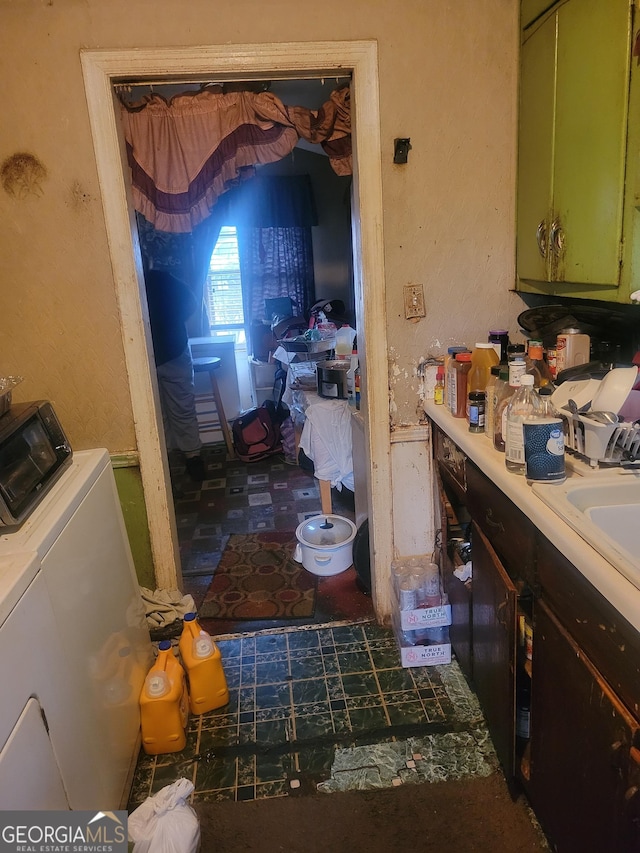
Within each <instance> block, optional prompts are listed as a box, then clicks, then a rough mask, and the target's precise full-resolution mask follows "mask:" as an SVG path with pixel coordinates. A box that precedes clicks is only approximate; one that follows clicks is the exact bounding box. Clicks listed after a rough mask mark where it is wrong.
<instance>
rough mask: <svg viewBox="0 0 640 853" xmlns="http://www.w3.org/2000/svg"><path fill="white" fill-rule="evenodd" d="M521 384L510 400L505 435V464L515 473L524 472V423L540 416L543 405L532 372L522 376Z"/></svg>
mask: <svg viewBox="0 0 640 853" xmlns="http://www.w3.org/2000/svg"><path fill="white" fill-rule="evenodd" d="M520 382H521V385H520V387H519V388H518V389H517V390H516V392H515V394H514V395H513V397H512V398H511V400H510V401H509V404H508V406H507V409H506V415H507V416H506V421H507V431H506V435H505V445H506V446H505V460H504V461H505V464H506V466H507V470H509V471H511V472H512V473H513V474H524V473H525V470H526V464H525V457H524V431H523V428H522V424H523V423H524V421H525V419H526V418H530V417H532V416H534V417H540V414H541V411H542V406H541V404H540V398H539V397H538V393H537V391H536V390H535V389H534V387H533V382H534V378H533V376H532V374H531V373H525V374H524V375H523V376H521V377H520Z"/></svg>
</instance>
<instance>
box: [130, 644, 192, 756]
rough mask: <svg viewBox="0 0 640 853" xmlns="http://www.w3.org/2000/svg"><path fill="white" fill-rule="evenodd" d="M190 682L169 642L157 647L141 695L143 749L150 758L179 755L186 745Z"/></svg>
mask: <svg viewBox="0 0 640 853" xmlns="http://www.w3.org/2000/svg"><path fill="white" fill-rule="evenodd" d="M188 720H189V699H188V693H187V680H186V677H185V672H184V669H183V668H182V666H181V664H180V661H179V660H178V659H177V657H176V656H175V655H174V653H173V650H172V648H171V642H170V641H169V640H162V641H161V642H160V643H159V644H158V657H157V658H156V661H155V663H154V664H153V666H152V667H151V669H150V670H149V672H148V673H147V677H146V678H145V680H144V684H143V685H142V692H141V693H140V725H141V728H142V748H143V749H144V751H145V752H146V753H147V755H159V754H161V753H165V752H180V750H181V749H184V747H185V745H186V743H187V735H186V728H187V722H188Z"/></svg>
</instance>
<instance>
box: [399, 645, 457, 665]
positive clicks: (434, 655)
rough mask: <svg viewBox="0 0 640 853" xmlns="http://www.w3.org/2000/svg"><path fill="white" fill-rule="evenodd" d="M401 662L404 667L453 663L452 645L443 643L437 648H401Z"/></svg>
mask: <svg viewBox="0 0 640 853" xmlns="http://www.w3.org/2000/svg"><path fill="white" fill-rule="evenodd" d="M400 660H401V662H402V666H403V667H410V666H435V665H436V664H444V663H451V643H441V644H440V645H437V646H401V647H400Z"/></svg>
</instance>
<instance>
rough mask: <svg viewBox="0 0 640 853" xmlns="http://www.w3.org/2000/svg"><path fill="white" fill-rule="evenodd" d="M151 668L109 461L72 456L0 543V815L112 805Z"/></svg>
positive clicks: (132, 750)
mask: <svg viewBox="0 0 640 853" xmlns="http://www.w3.org/2000/svg"><path fill="white" fill-rule="evenodd" d="M151 660H152V654H151V643H150V639H149V631H148V629H147V625H146V619H145V610H144V605H143V604H142V600H141V598H140V592H139V587H138V582H137V578H136V575H135V569H134V566H133V560H132V557H131V551H130V548H129V542H128V539H127V535H126V530H125V527H124V520H123V518H122V512H121V508H120V502H119V499H118V495H117V491H116V485H115V479H114V476H113V471H112V469H111V464H110V459H109V454H108V453H107V451H106V450H90V451H81V452H77V453H75V454H74V457H73V461H72V464H71V466H70V467H69V469H68V470H67V471H66V472H65V473H64V474H63V475H62V477H61V478H60V480H59V481H58V482H57V483H56V484H55V486H54V487H53V488H52V490H51V492H50V493H49V494H48V495H47V496H46V497H45V498H44V500H43V501H42V503H41V504H40V505H39V506H38V507H37V509H36V510H35V511H34V513H33V515H32V516H30V517H29V518H28V519H27V521H26V522H25V523H24V524H23V526H22V527H21V528H20V529H19V530H17V531H15V532H13V533H8V534H4V535H1V536H0V683H1V684H3V691H2V697H1V698H0V808H2V809H4V808H22V809H36V808H60V807H64V806H61V805H60V803H61V802H63V801H64V800H62V799H61V794H60V791H61V790H62V791H63V793H64V799H66V803H67V804H68V807H70V808H73V809H101V810H105V809H116V808H119V807H122V806H123V805H124V804H125V803H126V799H127V795H128V786H129V783H130V779H131V774H132V771H133V768H134V767H135V761H136V758H137V754H138V748H139V728H140V715H139V704H138V699H139V695H140V690H141V687H142V683H143V681H144V677H145V675H146V672H147V670H148V668H149V666H150V665H151ZM39 720H41V721H43V725H42V726H40V725H39ZM16 767H17V768H19V772H20V774H21V777H22V778H23V780H24V784H21V785H20V786H17V785H16V776H15V772H16V769H15V768H16ZM61 786H62V787H61ZM8 803H11V805H8ZM53 803H55V805H52V804H53Z"/></svg>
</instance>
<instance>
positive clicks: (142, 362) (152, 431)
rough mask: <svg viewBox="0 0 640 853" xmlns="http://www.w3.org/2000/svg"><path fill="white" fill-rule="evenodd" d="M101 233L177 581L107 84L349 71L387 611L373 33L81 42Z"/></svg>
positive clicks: (162, 539) (358, 269)
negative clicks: (162, 43)
mask: <svg viewBox="0 0 640 853" xmlns="http://www.w3.org/2000/svg"><path fill="white" fill-rule="evenodd" d="M80 58H81V63H82V70H83V75H84V81H85V91H86V96H87V105H88V110H89V118H90V123H91V131H92V135H93V144H94V149H95V155H96V163H97V170H98V180H99V184H100V189H101V194H102V204H103V210H104V216H105V225H106V230H107V239H108V244H109V251H110V255H111V263H112V268H113V275H114V281H115V287H116V296H117V301H118V305H119V309H120V317H121V324H122V338H123V345H124V355H125V362H126V368H127V374H128V379H129V387H130V392H131V404H132V409H133V417H134V424H135V432H136V440H137V445H138V454H139V460H140V471H141V477H142V484H143V489H144V496H145V503H146V509H147V515H148V520H149V533H150V540H151V550H152V555H153V560H154V568H155V576H156V585H157V586H158V588H178V589H180V588H181V584H182V577H181V569H180V560H179V553H178V544H177V531H176V522H175V514H174V509H173V499H172V495H171V484H170V477H169V471H168V463H167V457H166V452H164V436H163V431H162V422H161V417H160V415H159V403H158V393H157V382H156V378H155V372H154V371H153V370H152V367H151V366H152V364H153V359H152V357H151V353H152V349H151V337H150V331H149V321H148V312H147V306H146V297H145V295H144V279H143V275H142V264H141V258H140V248H139V245H138V235H137V229H136V226H135V217H134V212H133V205H132V203H131V196H130V187H129V182H128V181H127V180H126V179H125V176H126V175H128V165H127V161H126V154H125V146H124V139H123V136H122V131H121V127H120V122H119V119H118V103H117V100H116V98H115V95H114V90H113V85H114V83H118V82H126V81H127V80H129V81H135V80H142V79H145V80H147V79H150V78H151V79H157V80H158V82H161V81H162V80H169V79H171V80H177V79H184V80H185V81H187V80H189V79H191V80H193V79H200V80H207V81H211V82H229V81H232V80H260V79H262V80H263V79H273V78H274V77H276V76H278V77H280V78H292V79H299V78H304V77H331V76H334V75H335V76H344V75H345V73H347V74H350V75H351V78H352V84H351V85H352V94H351V105H352V139H353V155H354V173H353V200H352V232H353V234H352V237H353V239H352V243H353V256H354V257H353V261H354V290H355V308H356V326H357V329H358V349H359V351H360V353H361V356H362V368H361V372H362V405H361V411H362V413H363V418H364V426H365V442H366V450H367V456H368V460H369V470H368V472H367V506H368V512H369V530H370V537H371V554H372V558H373V559H372V561H371V565H372V595H373V602H374V607H375V610H376V614H377V616H378V618H379V619H383V618H384V617H385V616H387V615H388V614H389V613H390V612H391V597H390V590H389V588H388V587H389V583H388V577H389V570H388V567H389V566H390V565H391V560H392V558H393V503H392V491H391V457H390V420H389V383H388V368H387V340H386V305H385V281H384V246H383V235H382V224H383V216H382V211H383V207H382V174H381V159H380V154H381V142H380V109H379V97H378V49H377V42H375V41H373V40H366V41H364V40H363V41H344V42H339V41H331V42H286V43H271V44H251V45H242V44H226V45H207V46H199V47H189V48H162V47H161V48H139V49H122V50H120V49H116V50H109V49H105V50H82V51H81V54H80Z"/></svg>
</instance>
